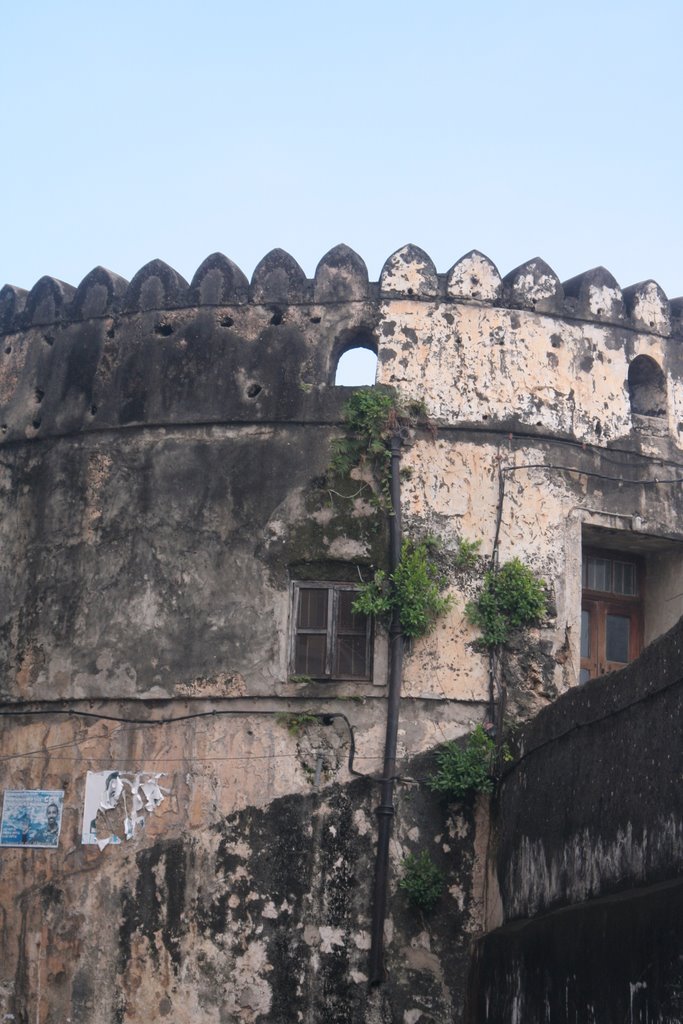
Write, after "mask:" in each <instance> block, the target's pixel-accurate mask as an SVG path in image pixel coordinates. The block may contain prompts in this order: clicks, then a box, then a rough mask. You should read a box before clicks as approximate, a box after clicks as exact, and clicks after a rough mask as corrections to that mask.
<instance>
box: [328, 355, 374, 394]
mask: <svg viewBox="0 0 683 1024" xmlns="http://www.w3.org/2000/svg"><path fill="white" fill-rule="evenodd" d="M376 376H377V355H376V353H375V352H373V351H372V350H371V349H369V348H367V346H365V345H358V346H356V347H355V348H349V349H347V350H346V352H344V354H343V355H342V357H341V359H340V360H339V362H338V363H337V372H336V374H335V377H334V383H335V384H336V385H337V386H338V387H352V388H359V387H366V386H368V385H371V384H374V383H375V378H376Z"/></svg>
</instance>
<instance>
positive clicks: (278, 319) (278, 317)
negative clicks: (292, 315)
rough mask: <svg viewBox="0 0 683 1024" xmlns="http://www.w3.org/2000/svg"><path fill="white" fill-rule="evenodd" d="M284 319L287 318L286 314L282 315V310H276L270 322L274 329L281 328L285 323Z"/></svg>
mask: <svg viewBox="0 0 683 1024" xmlns="http://www.w3.org/2000/svg"><path fill="white" fill-rule="evenodd" d="M284 319H285V318H284V314H283V313H282V310H280V309H276V310H275V312H274V313H273V315H272V316H271V318H270V322H271V324H272V325H273V327H279V326H280V324H281V323H284Z"/></svg>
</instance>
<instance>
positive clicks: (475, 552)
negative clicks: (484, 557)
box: [455, 537, 481, 569]
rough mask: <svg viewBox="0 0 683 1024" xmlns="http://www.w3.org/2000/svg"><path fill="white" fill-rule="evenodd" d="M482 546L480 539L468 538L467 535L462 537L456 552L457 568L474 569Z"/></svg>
mask: <svg viewBox="0 0 683 1024" xmlns="http://www.w3.org/2000/svg"><path fill="white" fill-rule="evenodd" d="M480 547H481V541H480V540H467V539H466V538H465V537H461V538H460V540H459V541H458V549H457V551H456V553H455V568H456V569H474V568H475V567H476V564H477V559H478V558H479V548H480Z"/></svg>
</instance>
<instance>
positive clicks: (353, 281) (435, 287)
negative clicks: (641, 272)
mask: <svg viewBox="0 0 683 1024" xmlns="http://www.w3.org/2000/svg"><path fill="white" fill-rule="evenodd" d="M393 298H401V299H410V300H413V301H434V300H435V299H440V300H442V301H446V302H448V301H457V302H472V303H485V304H488V305H491V306H497V307H500V308H504V309H511V310H512V309H524V310H530V311H532V312H537V313H545V314H548V315H551V316H557V317H562V318H567V319H576V320H586V321H594V322H596V323H610V324H618V325H620V326H626V327H631V328H632V329H634V330H638V331H645V332H647V333H652V334H658V335H661V336H663V337H668V336H677V337H681V336H683V296H682V297H679V298H674V299H671V300H669V299H668V298H667V296H666V294H665V293H664V291H663V290H662V288H660V286H659V285H658V284H657V283H656V282H655V281H642V282H640V283H638V284H633V285H630V286H629V287H628V288H625V289H622V288H620V287H619V285H618V283H617V281H616V280H615V278H614V277H613V276H612V275H611V274H610V273H609V271H608V270H605V268H604V267H596V268H594V269H592V270H587V271H585V272H584V273H583V274H579V275H578V276H577V277H573V278H571V280H569V281H565V282H564V283H562V282H561V281H560V279H559V278H558V276H557V274H556V273H555V272H554V270H553V269H552V268H551V267H550V266H548V264H547V263H545V262H544V260H542V259H539V258H536V259H532V260H529V261H528V262H526V263H523V264H521V265H520V266H519V267H516V268H515V269H514V270H511V271H510V272H509V273H508V274H506V275H505V277H501V275H500V273H499V271H498V269H497V267H496V265H495V264H494V263H493V262H492V261H491V260H490V259H489V258H488V257H487V256H485V255H484V254H483V253H480V252H477V251H476V250H472V252H469V253H467V254H466V255H464V256H462V257H461V258H460V259H459V260H457V262H456V263H454V264H453V266H452V267H451V268H450V270H448V271H447V272H446V273H438V272H437V270H436V267H435V266H434V263H433V261H432V260H431V258H430V257H429V255H428V254H427V253H426V252H424V251H423V250H422V249H420V248H419V247H418V246H416V245H406V246H404V247H403V248H401V249H399V250H397V251H396V252H395V253H393V254H392V255H391V256H389V258H388V259H387V260H386V262H385V264H384V266H383V268H382V272H381V274H380V278H379V281H378V282H376V283H374V282H370V281H369V280H368V272H367V268H366V266H365V263H364V262H363V260H362V259H361V257H360V256H359V255H358V254H357V253H355V252H354V251H353V249H350V248H349V247H348V246H346V245H338V246H335V247H334V248H333V249H331V250H330V251H329V252H328V253H326V254H325V256H323V258H322V259H321V260H320V262H319V263H318V266H317V268H316V271H315V275H314V277H313V279H312V280H311V279H308V278H307V277H306V275H305V273H304V271H303V270H302V269H301V267H300V266H299V264H298V263H297V262H296V260H295V259H294V257H292V256H290V255H289V253H287V252H285V251H284V250H282V249H273V250H272V251H271V252H269V253H268V254H267V255H266V256H264V257H263V259H262V260H261V261H260V262H259V264H258V265H257V267H256V268H255V270H254V272H253V274H252V278H251V281H249V280H248V278H247V277H246V275H245V274H244V273H243V272H242V270H240V268H239V267H238V266H237V265H236V264H235V263H233V261H232V260H230V259H228V257H227V256H223V255H222V254H221V253H214V254H213V255H211V256H209V257H207V259H205V260H204V262H203V263H202V264H201V265H200V266H199V267H198V268H197V271H196V272H195V274H194V276H193V278H192V281H191V282H189V283H188V282H187V281H186V280H185V279H184V278H183V277H182V276H181V275H180V274H179V273H178V272H177V271H176V270H174V269H173V268H172V267H169V266H168V264H166V263H164V262H163V260H152V261H151V262H150V263H147V264H146V265H145V266H144V267H142V268H141V269H140V270H139V271H138V272H137V274H135V276H134V277H133V279H132V281H130V282H129V281H126V280H124V279H123V278H122V277H120V276H119V275H117V274H114V273H112V272H111V271H110V270H106V269H105V268H104V267H95V268H94V270H91V271H90V273H89V274H87V275H86V276H85V277H84V278H83V280H82V281H81V283H80V284H79V285H78V287H74V286H73V285H70V284H66V283H65V282H64V281H59V280H58V279H57V278H54V277H41V278H40V280H39V281H37V282H36V284H35V285H34V286H33V288H31V290H30V291H26V290H25V289H22V288H16V287H14V286H13V285H5V286H4V287H3V288H2V289H0V331H1V332H2V333H3V334H12V333H16V332H20V331H24V330H27V329H29V328H30V327H36V326H45V325H50V324H67V323H73V322H78V321H81V320H89V319H95V318H97V317H106V316H115V315H119V314H131V313H144V312H150V311H163V310H175V309H191V308H195V307H203V306H209V307H210V306H224V305H243V304H247V303H249V304H253V305H258V304H266V305H268V304H273V303H275V304H281V305H286V306H295V305H301V304H311V303H315V304H327V303H339V302H359V301H367V300H374V301H376V300H380V299H393Z"/></svg>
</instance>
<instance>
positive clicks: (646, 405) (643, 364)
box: [628, 356, 666, 416]
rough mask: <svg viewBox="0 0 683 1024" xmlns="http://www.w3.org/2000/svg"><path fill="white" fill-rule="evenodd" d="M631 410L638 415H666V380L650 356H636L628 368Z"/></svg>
mask: <svg viewBox="0 0 683 1024" xmlns="http://www.w3.org/2000/svg"><path fill="white" fill-rule="evenodd" d="M628 394H629V398H630V400H631V412H632V413H635V414H636V415H638V416H665V415H666V380H665V378H664V374H663V372H662V369H661V367H660V366H658V365H657V363H656V362H655V361H654V359H650V357H649V356H636V358H635V359H634V360H633V362H632V363H631V365H630V366H629V368H628Z"/></svg>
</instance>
